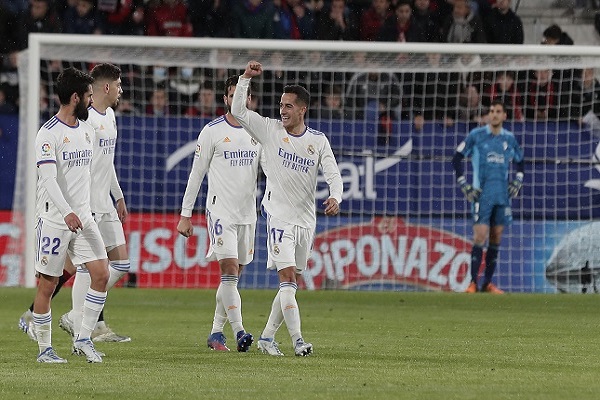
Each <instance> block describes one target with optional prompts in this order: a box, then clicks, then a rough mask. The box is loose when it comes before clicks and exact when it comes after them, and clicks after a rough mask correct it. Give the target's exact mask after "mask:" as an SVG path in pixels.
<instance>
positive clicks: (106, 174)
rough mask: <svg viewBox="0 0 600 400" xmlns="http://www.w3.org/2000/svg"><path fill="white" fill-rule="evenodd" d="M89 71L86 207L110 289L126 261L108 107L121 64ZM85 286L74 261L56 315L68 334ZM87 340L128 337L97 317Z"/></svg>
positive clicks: (73, 330)
mask: <svg viewBox="0 0 600 400" xmlns="http://www.w3.org/2000/svg"><path fill="white" fill-rule="evenodd" d="M90 75H91V76H92V78H94V83H93V90H94V104H93V105H91V106H90V107H89V109H88V112H89V116H88V119H87V121H86V122H87V123H88V124H90V125H91V126H92V128H94V132H95V140H94V157H93V158H92V169H91V171H92V172H91V173H92V187H93V188H94V196H92V198H91V209H92V213H93V216H94V219H95V221H96V223H97V224H98V228H99V229H100V233H101V235H102V240H103V241H104V246H105V247H106V251H107V254H108V259H109V274H110V276H109V278H108V283H107V286H106V290H110V288H112V287H113V286H114V285H115V284H116V283H117V282H118V281H119V280H120V279H121V278H122V277H123V276H124V275H125V274H126V273H127V272H128V271H129V267H130V262H129V256H128V254H127V246H126V244H125V234H124V232H123V223H124V222H125V219H126V218H127V206H126V204H125V198H124V196H123V191H122V190H121V186H120V185H119V181H118V179H117V173H116V171H115V164H114V160H115V145H116V142H117V122H116V119H115V112H114V110H113V107H116V106H117V105H118V103H119V99H120V97H121V94H122V93H123V89H122V88H121V69H120V68H119V67H117V66H116V65H113V64H109V63H102V64H97V65H96V66H95V67H94V68H93V69H92V71H91V72H90ZM111 195H112V198H111ZM113 198H114V199H115V200H114V202H113ZM115 203H116V208H115ZM89 286H90V274H89V273H88V270H87V269H86V268H85V266H83V265H77V274H76V275H75V282H74V283H73V291H72V301H73V308H72V309H71V311H69V312H68V313H67V314H64V315H63V316H61V318H60V321H59V325H60V327H61V328H63V329H64V330H65V331H67V332H68V333H70V334H72V335H73V337H74V338H76V337H77V335H78V334H79V331H80V329H81V318H82V310H83V303H84V300H85V294H86V292H87V289H88V288H89ZM93 341H94V342H101V341H111V342H128V341H131V338H130V337H128V336H123V335H117V334H116V333H114V332H113V331H112V330H111V329H110V328H109V327H108V326H107V325H106V323H105V322H104V320H103V319H101V320H100V321H98V323H97V325H96V329H95V330H94V332H93Z"/></svg>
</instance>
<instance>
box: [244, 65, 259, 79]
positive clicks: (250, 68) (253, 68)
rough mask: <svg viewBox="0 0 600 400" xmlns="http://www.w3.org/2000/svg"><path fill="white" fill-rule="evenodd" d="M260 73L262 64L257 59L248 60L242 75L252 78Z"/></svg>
mask: <svg viewBox="0 0 600 400" xmlns="http://www.w3.org/2000/svg"><path fill="white" fill-rule="evenodd" d="M260 74H262V65H261V64H260V63H259V62H258V61H248V64H247V65H246V70H245V71H244V75H243V76H244V78H253V77H255V76H258V75H260Z"/></svg>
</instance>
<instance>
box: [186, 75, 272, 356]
mask: <svg viewBox="0 0 600 400" xmlns="http://www.w3.org/2000/svg"><path fill="white" fill-rule="evenodd" d="M237 82H238V77H237V76H233V77H230V78H228V79H227V80H226V81H225V94H224V96H223V101H224V102H225V106H226V107H227V113H226V114H225V115H223V116H221V117H219V118H216V119H215V120H213V121H211V122H210V123H208V124H207V125H206V126H205V127H204V128H203V129H202V131H201V132H200V134H199V135H198V141H197V144H196V152H195V154H194V162H193V164H192V170H191V172H190V177H189V179H188V183H187V187H186V189H185V194H184V196H183V203H182V206H181V218H180V219H179V223H178V224H177V231H178V232H179V233H180V234H182V235H183V236H185V237H190V236H191V235H192V234H193V226H192V222H191V216H192V211H193V209H194V204H195V202H196V198H197V197H198V192H199V190H200V184H201V183H202V180H203V179H204V175H206V174H207V173H208V192H207V194H206V225H207V229H208V233H209V236H210V246H209V249H208V252H207V255H206V258H207V259H208V260H213V261H214V260H218V261H219V267H220V269H221V283H220V284H219V287H218V288H217V294H216V301H217V305H216V308H215V315H214V319H213V327H212V330H211V333H210V335H209V336H208V340H207V345H208V347H209V348H211V349H213V350H217V351H229V348H227V346H226V345H225V342H226V338H225V335H224V334H223V327H224V326H225V322H226V321H229V323H230V325H231V328H232V330H233V333H234V336H235V338H236V341H237V350H238V351H240V352H246V351H248V349H249V348H250V346H251V345H252V342H253V340H254V338H253V337H252V334H250V333H248V332H246V331H245V329H244V326H243V324H242V300H241V296H240V293H239V291H238V288H237V284H238V280H239V276H240V274H241V273H242V269H243V267H244V265H247V264H249V263H250V262H251V261H252V259H253V257H254V235H255V230H256V179H257V176H258V166H259V163H260V162H261V152H262V150H261V149H262V148H261V145H260V144H259V143H258V142H257V141H256V140H255V139H253V138H252V137H250V135H248V133H247V132H246V131H245V130H244V128H242V126H241V125H240V124H239V122H238V121H237V120H236V119H235V118H234V117H233V116H232V115H231V101H232V99H233V93H234V90H235V87H236V85H237ZM250 96H251V94H250V93H249V92H247V91H244V102H245V103H248V102H250V98H251V97H250Z"/></svg>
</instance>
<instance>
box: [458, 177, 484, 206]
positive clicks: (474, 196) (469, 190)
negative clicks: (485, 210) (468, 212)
mask: <svg viewBox="0 0 600 400" xmlns="http://www.w3.org/2000/svg"><path fill="white" fill-rule="evenodd" d="M456 182H457V183H458V184H459V185H460V190H461V191H462V192H463V194H464V195H465V197H466V198H467V201H470V202H473V201H477V200H479V195H480V194H481V189H475V188H474V187H473V186H471V185H469V184H468V183H467V180H466V179H465V177H464V176H461V177H459V178H458V179H457V180H456Z"/></svg>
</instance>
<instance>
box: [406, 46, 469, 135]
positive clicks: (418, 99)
mask: <svg viewBox="0 0 600 400" xmlns="http://www.w3.org/2000/svg"><path fill="white" fill-rule="evenodd" d="M425 58H426V62H427V66H426V67H425V71H424V72H418V73H415V74H414V80H413V81H412V82H411V83H412V84H410V85H407V86H409V87H406V88H405V91H408V90H412V92H411V94H412V95H411V96H409V97H410V98H411V99H412V104H411V105H410V106H411V109H412V119H413V125H414V129H415V130H416V131H417V132H420V131H422V130H423V127H424V124H425V121H441V122H443V123H444V125H447V126H449V125H452V124H454V118H453V117H454V116H453V115H452V114H451V112H450V110H454V109H455V108H456V104H457V101H458V83H459V79H460V78H459V74H458V73H456V72H438V71H436V69H437V68H439V67H440V66H441V61H442V55H441V54H440V53H428V54H426V55H425ZM403 97H407V96H403Z"/></svg>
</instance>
